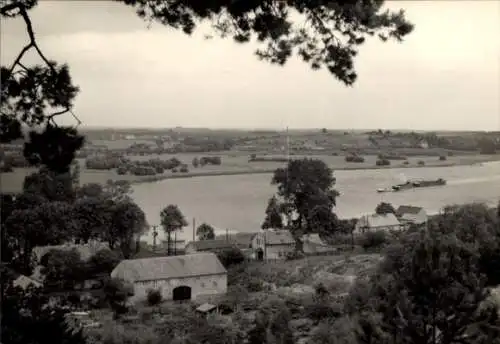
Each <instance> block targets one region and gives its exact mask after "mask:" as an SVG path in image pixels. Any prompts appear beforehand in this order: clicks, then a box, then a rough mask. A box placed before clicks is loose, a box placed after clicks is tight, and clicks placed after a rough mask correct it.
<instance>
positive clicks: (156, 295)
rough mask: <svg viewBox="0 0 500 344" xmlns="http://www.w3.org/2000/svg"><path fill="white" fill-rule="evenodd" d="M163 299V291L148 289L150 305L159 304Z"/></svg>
mask: <svg viewBox="0 0 500 344" xmlns="http://www.w3.org/2000/svg"><path fill="white" fill-rule="evenodd" d="M162 299H163V297H162V296H161V292H160V291H159V290H155V289H150V290H148V296H147V301H148V305H150V306H156V305H159V304H160V303H161V301H162Z"/></svg>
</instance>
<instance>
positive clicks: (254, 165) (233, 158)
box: [0, 152, 500, 193]
mask: <svg viewBox="0 0 500 344" xmlns="http://www.w3.org/2000/svg"><path fill="white" fill-rule="evenodd" d="M204 155H205V156H216V155H217V156H220V157H221V158H222V165H219V166H215V165H206V166H204V167H198V168H194V167H193V166H192V164H191V163H192V160H193V158H195V157H201V156H204ZM173 157H176V158H177V159H179V160H181V161H182V162H183V163H185V164H187V165H188V166H189V172H187V173H180V172H177V173H173V172H171V171H168V170H167V171H165V172H164V173H163V174H161V175H154V176H134V175H131V174H127V175H119V174H117V172H116V170H88V169H86V168H85V161H84V160H83V159H79V162H80V166H81V174H80V183H81V184H87V183H100V184H102V183H105V182H106V181H107V180H109V179H112V180H129V181H130V182H132V183H142V182H151V181H158V180H162V179H169V178H189V177H198V176H221V175H236V174H254V173H269V172H273V171H274V170H275V169H276V168H279V167H283V166H284V165H285V163H283V162H273V161H270V162H268V161H258V162H249V161H248V159H249V155H248V154H246V153H242V152H235V153H233V152H231V153H224V154H222V153H221V154H197V153H184V154H162V155H153V156H130V157H129V158H131V159H132V160H148V159H153V158H159V159H164V160H168V159H171V158H173ZM268 157H269V156H268ZM302 157H304V156H300V155H293V156H291V158H292V159H298V158H302ZM307 157H308V158H317V159H321V160H323V161H325V162H326V163H327V164H328V165H329V166H330V167H331V168H332V169H333V170H334V171H335V170H358V169H390V168H415V167H443V166H457V165H471V164H477V163H481V162H487V161H497V160H500V154H497V155H459V156H451V157H448V158H447V160H445V161H440V160H439V158H438V157H436V156H419V157H409V158H408V165H404V164H403V161H402V160H397V161H391V166H376V165H375V161H376V160H377V157H376V156H365V157H364V158H365V162H363V163H352V162H351V163H349V162H346V161H345V160H344V156H328V155H308V156H307ZM419 161H424V163H425V165H424V166H419V165H418V162H419ZM33 171H35V169H34V168H16V169H15V170H14V172H9V173H0V186H1V190H2V192H7V193H10V192H19V191H20V190H22V185H23V181H24V178H25V177H26V175H28V174H30V173H33Z"/></svg>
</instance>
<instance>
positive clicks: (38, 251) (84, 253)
mask: <svg viewBox="0 0 500 344" xmlns="http://www.w3.org/2000/svg"><path fill="white" fill-rule="evenodd" d="M107 248H109V247H108V245H107V244H105V243H102V242H98V241H95V242H89V243H88V244H85V245H73V244H65V245H54V246H36V247H34V248H33V254H34V255H35V256H36V257H37V259H38V260H40V259H42V257H43V256H44V255H45V254H46V253H48V252H49V251H51V250H62V251H70V250H72V249H76V250H77V251H78V253H80V256H81V258H82V260H88V259H90V257H92V256H93V255H94V254H96V252H98V251H100V250H102V249H107Z"/></svg>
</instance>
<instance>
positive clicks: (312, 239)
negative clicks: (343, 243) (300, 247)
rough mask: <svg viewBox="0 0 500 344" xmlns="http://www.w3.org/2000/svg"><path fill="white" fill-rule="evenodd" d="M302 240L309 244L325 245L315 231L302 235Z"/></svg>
mask: <svg viewBox="0 0 500 344" xmlns="http://www.w3.org/2000/svg"><path fill="white" fill-rule="evenodd" d="M302 241H303V242H308V243H311V244H317V245H326V243H325V242H324V241H323V240H322V239H321V238H320V236H319V234H317V233H312V234H305V235H303V236H302Z"/></svg>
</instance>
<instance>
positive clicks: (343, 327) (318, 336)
mask: <svg viewBox="0 0 500 344" xmlns="http://www.w3.org/2000/svg"><path fill="white" fill-rule="evenodd" d="M355 330H356V324H355V323H354V322H353V321H352V319H350V318H349V317H342V318H339V319H329V320H325V321H322V322H321V323H320V325H319V326H318V327H317V328H316V329H315V330H314V331H313V333H312V336H311V339H309V341H308V342H307V344H350V343H356V342H357V340H356V331H355Z"/></svg>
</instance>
